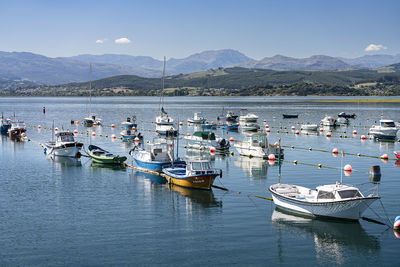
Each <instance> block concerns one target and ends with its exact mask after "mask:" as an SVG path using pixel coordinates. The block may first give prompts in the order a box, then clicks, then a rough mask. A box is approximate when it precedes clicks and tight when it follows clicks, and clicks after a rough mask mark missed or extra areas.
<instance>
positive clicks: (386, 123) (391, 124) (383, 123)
mask: <svg viewBox="0 0 400 267" xmlns="http://www.w3.org/2000/svg"><path fill="white" fill-rule="evenodd" d="M381 126H382V127H396V125H395V124H394V122H393V121H381Z"/></svg>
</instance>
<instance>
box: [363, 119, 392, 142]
mask: <svg viewBox="0 0 400 267" xmlns="http://www.w3.org/2000/svg"><path fill="white" fill-rule="evenodd" d="M398 130H399V129H398V128H397V126H396V124H395V123H394V121H393V120H380V121H379V125H373V126H372V127H371V128H370V129H369V134H371V135H372V136H373V137H374V138H375V139H396V137H397V132H398Z"/></svg>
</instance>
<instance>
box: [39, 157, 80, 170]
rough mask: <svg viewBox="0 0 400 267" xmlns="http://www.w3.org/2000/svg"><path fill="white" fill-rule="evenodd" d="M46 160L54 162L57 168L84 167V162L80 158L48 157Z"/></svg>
mask: <svg viewBox="0 0 400 267" xmlns="http://www.w3.org/2000/svg"><path fill="white" fill-rule="evenodd" d="M46 159H47V160H49V161H51V162H53V163H54V165H55V166H56V167H57V168H60V169H62V168H64V169H68V167H71V166H82V162H81V160H80V159H78V158H71V157H59V156H55V155H47V156H46Z"/></svg>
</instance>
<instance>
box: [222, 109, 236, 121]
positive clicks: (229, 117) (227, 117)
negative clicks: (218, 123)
mask: <svg viewBox="0 0 400 267" xmlns="http://www.w3.org/2000/svg"><path fill="white" fill-rule="evenodd" d="M238 117H239V116H238V115H235V114H234V113H233V112H232V111H228V112H227V113H226V115H225V116H221V117H218V119H219V120H222V121H229V122H236V121H237V118H238Z"/></svg>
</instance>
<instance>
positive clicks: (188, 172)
mask: <svg viewBox="0 0 400 267" xmlns="http://www.w3.org/2000/svg"><path fill="white" fill-rule="evenodd" d="M163 173H164V174H165V176H166V179H167V181H168V183H170V184H175V185H179V186H182V187H188V188H195V189H205V190H210V189H211V186H212V185H213V183H214V180H215V178H216V177H217V176H218V175H221V176H222V172H221V170H217V169H214V168H211V165H210V162H209V161H207V160H189V161H188V162H187V163H186V167H175V166H171V167H169V168H164V169H163Z"/></svg>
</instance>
